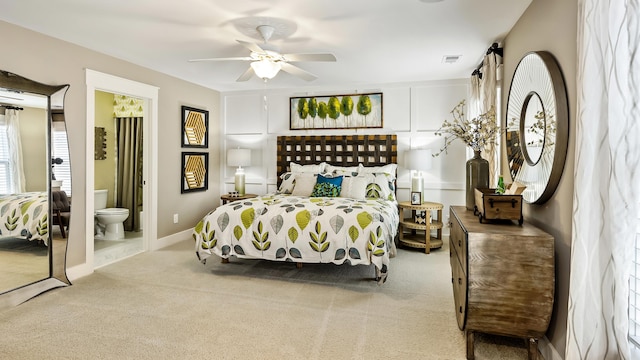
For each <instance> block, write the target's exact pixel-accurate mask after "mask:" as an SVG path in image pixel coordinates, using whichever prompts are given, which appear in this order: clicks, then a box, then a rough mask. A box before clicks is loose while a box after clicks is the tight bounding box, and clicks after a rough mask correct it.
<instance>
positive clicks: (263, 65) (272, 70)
mask: <svg viewBox="0 0 640 360" xmlns="http://www.w3.org/2000/svg"><path fill="white" fill-rule="evenodd" d="M251 67H252V68H253V72H255V73H256V75H258V77H259V78H262V79H273V77H274V76H276V75H277V74H278V71H280V63H279V62H274V61H269V60H267V59H264V60H260V61H254V62H252V63H251Z"/></svg>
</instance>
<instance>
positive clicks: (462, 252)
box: [449, 210, 467, 274]
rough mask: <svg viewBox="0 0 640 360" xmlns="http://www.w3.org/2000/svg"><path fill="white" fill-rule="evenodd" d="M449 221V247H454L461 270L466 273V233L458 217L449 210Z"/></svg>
mask: <svg viewBox="0 0 640 360" xmlns="http://www.w3.org/2000/svg"><path fill="white" fill-rule="evenodd" d="M449 221H450V222H451V223H450V224H449V225H450V230H449V247H451V248H454V249H455V251H456V254H457V255H458V259H459V261H460V265H461V266H462V270H463V271H464V273H465V274H466V273H467V233H466V232H465V231H464V229H463V228H462V225H461V223H460V219H458V217H457V214H456V213H455V212H454V211H453V210H450V211H449Z"/></svg>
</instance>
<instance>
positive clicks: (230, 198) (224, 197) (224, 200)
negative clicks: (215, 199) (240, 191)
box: [220, 194, 258, 205]
mask: <svg viewBox="0 0 640 360" xmlns="http://www.w3.org/2000/svg"><path fill="white" fill-rule="evenodd" d="M257 196H258V195H256V194H244V195H236V196H231V194H223V195H220V200H222V205H224V204H226V203H228V202H229V201H236V200H244V199H251V198H254V197H257Z"/></svg>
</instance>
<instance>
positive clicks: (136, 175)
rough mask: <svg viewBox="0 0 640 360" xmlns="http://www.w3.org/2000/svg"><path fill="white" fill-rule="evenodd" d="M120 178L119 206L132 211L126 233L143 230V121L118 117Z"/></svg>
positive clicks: (117, 199)
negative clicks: (141, 223)
mask: <svg viewBox="0 0 640 360" xmlns="http://www.w3.org/2000/svg"><path fill="white" fill-rule="evenodd" d="M115 132H116V139H117V142H118V146H117V149H118V160H117V166H118V177H117V183H116V187H117V188H116V193H117V198H116V206H117V207H121V208H127V209H129V217H128V218H127V220H126V221H125V222H124V229H125V231H139V230H140V211H141V210H142V176H143V173H142V155H143V154H142V118H141V117H117V118H116V130H115Z"/></svg>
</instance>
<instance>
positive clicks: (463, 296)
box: [451, 252, 467, 330]
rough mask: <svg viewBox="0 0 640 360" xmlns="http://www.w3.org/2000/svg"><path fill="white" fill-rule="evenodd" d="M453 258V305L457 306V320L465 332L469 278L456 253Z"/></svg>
mask: <svg viewBox="0 0 640 360" xmlns="http://www.w3.org/2000/svg"><path fill="white" fill-rule="evenodd" d="M452 255H453V256H452V257H451V283H452V284H453V303H454V305H455V311H456V320H457V322H458V327H459V328H460V330H464V327H465V324H466V321H467V277H466V276H465V273H464V271H462V267H461V265H460V262H459V261H458V259H457V257H456V256H455V252H452Z"/></svg>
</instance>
